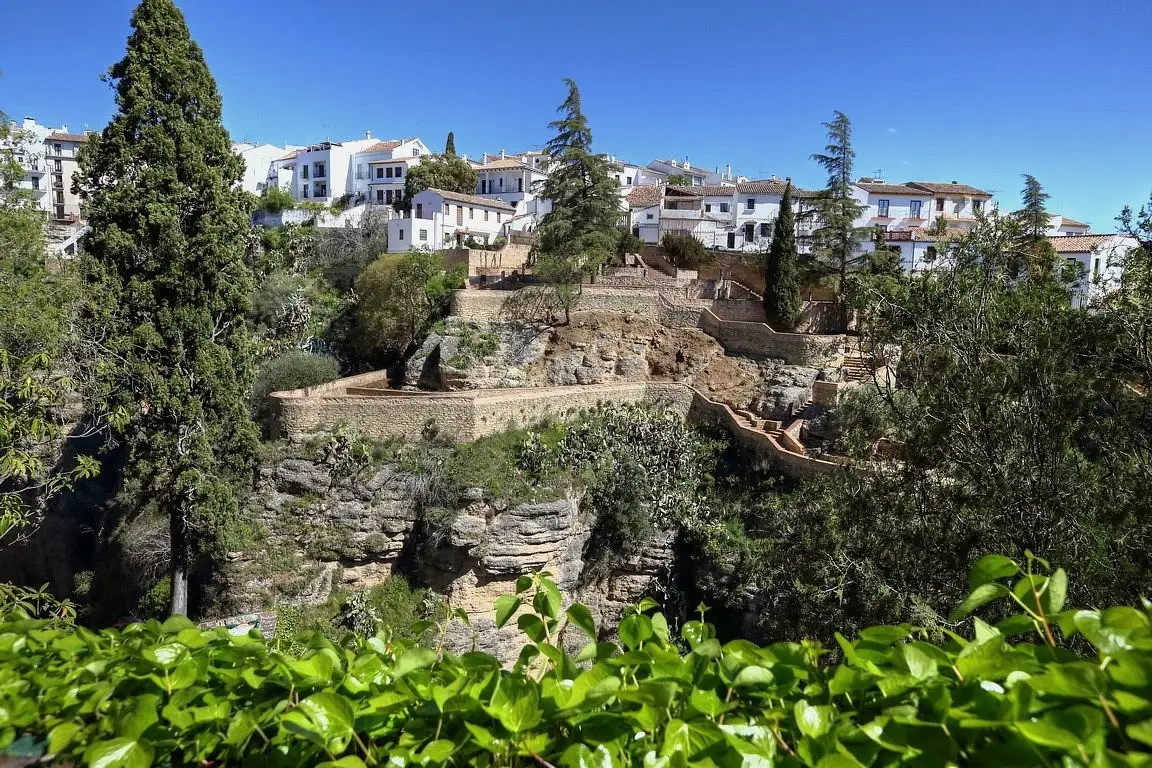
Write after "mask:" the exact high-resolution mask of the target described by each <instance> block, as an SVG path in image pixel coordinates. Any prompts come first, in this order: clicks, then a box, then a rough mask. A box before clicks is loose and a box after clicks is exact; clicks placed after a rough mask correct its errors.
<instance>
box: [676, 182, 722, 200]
mask: <svg viewBox="0 0 1152 768" xmlns="http://www.w3.org/2000/svg"><path fill="white" fill-rule="evenodd" d="M668 191H669V192H675V193H676V194H679V195H691V196H693V197H731V196H732V195H734V194H735V193H736V187H735V186H723V185H718V186H712V187H705V186H693V187H680V186H669V187H668Z"/></svg>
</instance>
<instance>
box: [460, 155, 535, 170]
mask: <svg viewBox="0 0 1152 768" xmlns="http://www.w3.org/2000/svg"><path fill="white" fill-rule="evenodd" d="M472 167H473V168H475V169H476V170H478V171H515V170H520V171H530V170H532V169H531V168H529V167H528V166H527V165H525V164H524V163H522V162H520V161H519V160H513V159H512V158H510V157H506V158H504V159H503V160H500V159H496V160H492V161H490V162H488V163H473V164H472Z"/></svg>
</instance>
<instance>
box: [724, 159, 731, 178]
mask: <svg viewBox="0 0 1152 768" xmlns="http://www.w3.org/2000/svg"><path fill="white" fill-rule="evenodd" d="M724 168H725V173H724V178H726V179H729V180H731V179H732V163H728V165H726V166H724Z"/></svg>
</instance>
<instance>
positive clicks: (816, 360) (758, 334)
mask: <svg viewBox="0 0 1152 768" xmlns="http://www.w3.org/2000/svg"><path fill="white" fill-rule="evenodd" d="M700 328H701V329H702V330H703V331H704V332H705V333H707V334H708V335H709V336H712V337H713V338H715V339H716V340H717V341H719V342H720V344H721V346H723V347H724V349H725V350H726V351H729V352H735V353H737V354H743V355H748V356H749V357H761V358H765V357H772V358H779V359H782V360H784V361H785V362H786V363H788V364H789V365H810V366H816V367H830V366H839V365H840V364H841V362H842V361H843V359H844V354H843V346H844V337H843V336H842V335H839V334H829V335H819V336H816V335H810V334H803V333H777V332H776V331H774V330H772V329H771V328H770V327H769V326H768V325H766V324H765V323H749V322H741V321H736V320H721V319H720V318H719V317H717V316H716V314H715V313H713V312H712V311H711V310H706V311H705V312H703V314H702V315H701V319H700Z"/></svg>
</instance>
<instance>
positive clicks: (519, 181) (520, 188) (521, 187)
mask: <svg viewBox="0 0 1152 768" xmlns="http://www.w3.org/2000/svg"><path fill="white" fill-rule="evenodd" d="M516 191H517V192H523V191H524V177H523V176H521V177H520V178H518V179H516Z"/></svg>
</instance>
